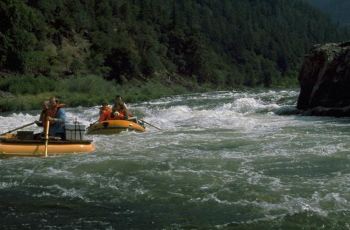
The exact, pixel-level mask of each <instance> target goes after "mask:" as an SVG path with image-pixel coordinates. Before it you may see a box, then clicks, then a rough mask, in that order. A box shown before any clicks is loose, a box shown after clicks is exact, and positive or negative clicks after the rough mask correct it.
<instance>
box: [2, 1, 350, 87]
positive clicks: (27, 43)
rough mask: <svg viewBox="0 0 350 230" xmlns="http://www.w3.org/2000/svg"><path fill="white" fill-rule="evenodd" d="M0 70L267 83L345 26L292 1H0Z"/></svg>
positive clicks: (291, 70)
mask: <svg viewBox="0 0 350 230" xmlns="http://www.w3.org/2000/svg"><path fill="white" fill-rule="evenodd" d="M0 17H1V18H2V20H1V21H0V69H2V70H4V71H10V72H15V73H23V74H31V75H34V76H39V75H43V76H47V77H69V76H74V75H84V74H95V75H98V76H101V77H104V78H105V79H108V80H115V81H116V82H118V83H121V84H123V83H124V82H127V81H130V80H132V79H140V80H147V79H150V78H152V77H153V76H157V75H161V76H172V75H177V76H180V77H182V78H183V79H184V80H186V79H191V80H195V81H197V82H198V83H211V84H216V85H229V86H235V85H247V86H257V85H264V86H269V85H271V84H272V83H273V82H274V81H279V80H281V79H285V78H288V77H291V76H293V77H295V72H296V71H297V69H298V67H299V65H300V62H301V58H302V56H303V54H304V53H305V52H306V51H307V50H308V49H309V48H310V47H311V46H312V45H313V44H315V43H322V42H328V41H339V40H346V39H348V38H349V33H348V32H347V31H345V30H342V29H340V28H337V26H335V25H334V24H333V23H332V22H331V21H330V20H329V19H328V18H327V17H325V16H324V15H322V14H320V13H319V12H318V11H317V10H315V9H313V8H312V7H310V6H309V5H308V4H306V3H305V2H304V1H302V0H293V1H289V0H235V1H232V0H220V1H216V0H104V1H97V0H27V1H23V0H1V1H0Z"/></svg>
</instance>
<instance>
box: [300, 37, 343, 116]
mask: <svg viewBox="0 0 350 230" xmlns="http://www.w3.org/2000/svg"><path fill="white" fill-rule="evenodd" d="M298 80H299V83H300V94H299V98H298V103H297V108H298V109H299V110H300V111H301V113H302V114H305V115H314V116H338V117H342V116H350V42H344V43H329V44H324V45H316V46H314V47H313V49H312V50H311V52H310V54H308V55H306V56H305V59H304V63H303V65H302V68H301V71H300V73H299V78H298Z"/></svg>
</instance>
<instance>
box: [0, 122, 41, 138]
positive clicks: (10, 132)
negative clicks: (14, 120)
mask: <svg viewBox="0 0 350 230" xmlns="http://www.w3.org/2000/svg"><path fill="white" fill-rule="evenodd" d="M33 124H35V121H34V122H31V123H29V124H26V125H23V126H21V127H18V128H15V129H12V130H10V131H7V132H6V133H2V134H0V136H2V135H5V134H7V133H12V132H13V131H16V130H19V129H23V128H25V127H27V126H30V125H33Z"/></svg>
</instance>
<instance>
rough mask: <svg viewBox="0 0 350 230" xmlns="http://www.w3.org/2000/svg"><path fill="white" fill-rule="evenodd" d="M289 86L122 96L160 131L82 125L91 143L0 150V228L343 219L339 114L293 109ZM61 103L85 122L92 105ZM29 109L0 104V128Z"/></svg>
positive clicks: (343, 129) (346, 172) (346, 164)
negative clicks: (35, 154) (87, 147)
mask: <svg viewBox="0 0 350 230" xmlns="http://www.w3.org/2000/svg"><path fill="white" fill-rule="evenodd" d="M297 96H298V92H297V91H293V90H270V91H267V90H266V91H257V90H255V91H225V92H212V93H204V94H190V95H181V96H174V97H167V98H162V99H159V100H153V101H149V102H144V103H138V104H129V107H131V109H132V110H133V111H134V112H135V113H136V114H138V115H139V116H140V117H143V118H144V120H146V121H148V122H149V123H151V124H154V125H156V126H158V127H160V128H161V129H162V130H161V131H159V130H156V129H153V128H152V127H147V131H146V132H145V133H135V132H124V133H121V134H119V135H110V136H103V135H94V136H88V137H89V138H91V139H93V140H94V143H95V145H96V151H95V152H94V153H92V154H83V155H69V156H57V157H49V158H46V159H45V158H8V159H0V229H350V218H349V217H350V150H349V149H350V143H349V142H348V141H349V139H350V138H349V134H350V119H349V118H332V117H304V116H300V115H295V114H293V113H294V111H295V108H294V107H295V104H296V100H297ZM66 112H67V116H68V118H69V119H71V120H74V119H78V120H80V121H82V122H83V123H84V124H85V125H88V124H89V123H90V122H92V121H94V120H96V118H97V116H98V107H91V108H74V109H73V108H66ZM38 117H39V111H34V112H28V113H25V112H23V113H12V114H0V129H1V131H6V130H9V129H12V128H13V127H18V126H21V125H22V124H25V123H29V122H31V121H34V120H36V119H38ZM31 129H32V130H33V129H35V127H30V128H28V129H27V130H31ZM36 129H37V128H36Z"/></svg>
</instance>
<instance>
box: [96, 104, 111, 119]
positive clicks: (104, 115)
mask: <svg viewBox="0 0 350 230" xmlns="http://www.w3.org/2000/svg"><path fill="white" fill-rule="evenodd" d="M111 114H112V108H111V107H110V106H109V105H108V103H107V102H103V103H102V106H101V108H100V117H99V119H98V121H99V122H102V121H107V120H110V118H111Z"/></svg>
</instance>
